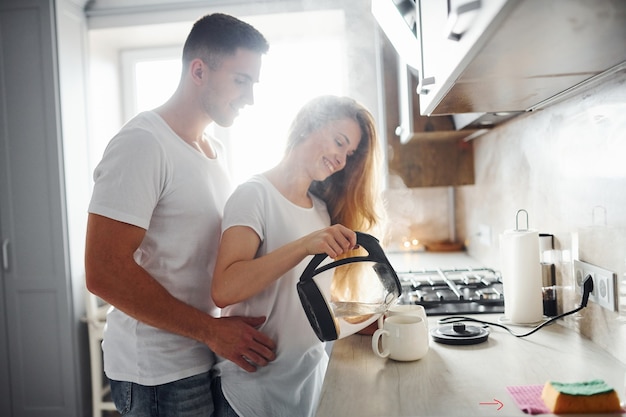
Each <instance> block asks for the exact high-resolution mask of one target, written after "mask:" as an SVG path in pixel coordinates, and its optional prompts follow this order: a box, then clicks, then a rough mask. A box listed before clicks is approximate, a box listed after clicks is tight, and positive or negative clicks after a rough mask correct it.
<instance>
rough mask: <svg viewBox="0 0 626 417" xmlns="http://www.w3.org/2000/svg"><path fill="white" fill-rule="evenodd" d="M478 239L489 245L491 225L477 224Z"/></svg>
mask: <svg viewBox="0 0 626 417" xmlns="http://www.w3.org/2000/svg"><path fill="white" fill-rule="evenodd" d="M478 239H479V241H480V243H482V244H483V245H485V246H491V227H489V226H487V225H486V224H480V225H478Z"/></svg>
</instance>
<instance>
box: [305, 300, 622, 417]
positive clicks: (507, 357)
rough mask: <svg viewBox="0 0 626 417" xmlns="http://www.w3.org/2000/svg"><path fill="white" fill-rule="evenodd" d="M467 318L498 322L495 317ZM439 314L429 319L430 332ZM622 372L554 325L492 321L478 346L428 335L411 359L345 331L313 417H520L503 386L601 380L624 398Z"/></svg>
mask: <svg viewBox="0 0 626 417" xmlns="http://www.w3.org/2000/svg"><path fill="white" fill-rule="evenodd" d="M583 311H584V310H583ZM579 314H580V313H579ZM474 317H476V318H478V319H481V320H487V321H491V322H497V320H498V317H499V315H476V316H474ZM440 318H441V317H429V327H430V329H433V328H436V327H437V326H438V324H437V320H438V319H440ZM467 324H468V325H476V324H475V323H469V322H468V323H467ZM510 328H511V329H512V330H513V331H514V332H516V333H525V332H526V331H528V330H529V329H528V328H524V327H519V326H510ZM625 373H626V365H625V364H623V363H621V362H619V361H617V360H616V359H615V358H614V357H612V356H611V355H609V354H608V353H606V352H605V351H603V350H602V349H601V348H600V347H599V346H597V345H596V344H594V343H593V342H591V341H590V340H588V339H585V338H584V337H582V336H580V335H579V334H578V333H576V332H575V331H573V330H571V329H568V328H565V327H563V326H561V325H559V324H558V323H557V324H553V325H550V326H546V327H544V328H543V329H541V330H539V331H538V332H536V333H534V334H532V335H530V336H527V337H525V338H517V337H514V336H512V335H511V334H509V333H508V332H507V331H506V330H504V329H501V328H498V327H494V326H492V327H491V328H490V334H489V338H488V340H487V341H486V342H484V343H480V344H477V345H469V346H453V345H444V344H439V343H436V342H434V341H433V340H432V339H430V350H429V352H428V354H427V355H426V357H424V358H423V359H421V360H418V361H414V362H396V361H393V360H391V359H382V358H379V357H378V356H376V355H375V354H374V352H373V351H372V347H371V336H363V335H352V336H349V337H347V338H345V339H341V340H338V341H336V342H334V346H333V350H332V354H331V358H330V363H329V366H328V371H327V373H326V378H325V381H324V385H323V387H322V394H321V398H320V405H319V408H318V411H317V416H318V417H329V416H346V417H347V416H359V417H367V416H377V417H378V416H464V417H465V416H500V417H502V416H523V415H526V414H524V412H522V411H521V410H520V409H519V408H518V407H517V405H516V404H515V402H514V401H513V398H512V397H511V396H510V394H509V393H508V391H507V390H506V387H507V386H523V385H540V384H544V383H545V382H546V381H548V380H552V381H562V382H571V381H584V380H590V379H596V378H600V379H604V380H605V381H606V382H607V383H608V384H609V385H611V386H613V387H614V388H615V389H616V391H617V392H618V394H619V396H620V399H621V401H624V400H626V398H625V396H626V393H625V391H626V387H625V386H624V385H625V383H626V381H625ZM498 401H499V402H501V403H502V408H501V409H499V407H500V405H499V404H498V403H497V402H498ZM490 403H491V404H490ZM618 415H620V414H611V416H618ZM587 416H588V415H587ZM622 416H626V413H625V414H622Z"/></svg>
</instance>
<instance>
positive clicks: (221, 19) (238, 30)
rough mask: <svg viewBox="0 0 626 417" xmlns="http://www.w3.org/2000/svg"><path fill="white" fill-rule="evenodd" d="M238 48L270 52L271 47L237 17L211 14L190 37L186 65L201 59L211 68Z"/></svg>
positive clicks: (184, 53) (256, 31)
mask: <svg viewBox="0 0 626 417" xmlns="http://www.w3.org/2000/svg"><path fill="white" fill-rule="evenodd" d="M237 48H245V49H249V50H251V51H255V52H259V53H261V54H264V53H266V52H267V51H268V50H269V44H268V42H267V40H266V39H265V37H264V36H263V35H262V34H261V32H259V31H258V30H256V29H255V28H254V27H252V26H251V25H250V24H248V23H246V22H243V21H241V20H239V19H237V18H236V17H233V16H229V15H226V14H222V13H213V14H208V15H206V16H204V17H202V18H200V19H198V20H197V21H196V22H195V23H194V25H193V27H192V28H191V32H189V35H188V36H187V40H186V41H185V46H184V47H183V65H184V66H187V65H188V64H189V63H190V62H191V61H192V60H194V59H195V58H201V59H202V60H203V61H205V62H206V64H207V65H209V66H212V67H213V66H215V65H217V64H218V63H219V58H220V57H222V56H225V55H233V54H234V53H235V52H236V50H237Z"/></svg>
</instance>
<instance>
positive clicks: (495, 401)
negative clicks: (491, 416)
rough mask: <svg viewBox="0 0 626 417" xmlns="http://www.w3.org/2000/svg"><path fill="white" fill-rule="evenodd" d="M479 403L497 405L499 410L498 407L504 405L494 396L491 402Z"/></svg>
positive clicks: (500, 407)
mask: <svg viewBox="0 0 626 417" xmlns="http://www.w3.org/2000/svg"><path fill="white" fill-rule="evenodd" d="M479 404H480V405H497V406H498V411H500V409H502V407H504V404H502V402H501V401H498V400H496V399H495V398H494V399H493V402H489V403H487V402H484V403H479Z"/></svg>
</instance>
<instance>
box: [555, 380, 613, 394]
mask: <svg viewBox="0 0 626 417" xmlns="http://www.w3.org/2000/svg"><path fill="white" fill-rule="evenodd" d="M550 384H551V385H552V386H553V387H554V389H555V390H557V391H559V392H561V393H563V394H567V395H596V394H604V393H607V392H611V391H613V388H611V387H610V386H608V385H607V384H606V382H604V381H603V380H601V379H594V380H591V381H584V382H550Z"/></svg>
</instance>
